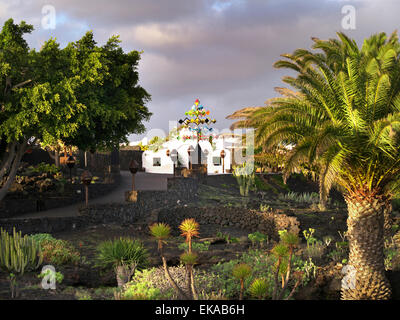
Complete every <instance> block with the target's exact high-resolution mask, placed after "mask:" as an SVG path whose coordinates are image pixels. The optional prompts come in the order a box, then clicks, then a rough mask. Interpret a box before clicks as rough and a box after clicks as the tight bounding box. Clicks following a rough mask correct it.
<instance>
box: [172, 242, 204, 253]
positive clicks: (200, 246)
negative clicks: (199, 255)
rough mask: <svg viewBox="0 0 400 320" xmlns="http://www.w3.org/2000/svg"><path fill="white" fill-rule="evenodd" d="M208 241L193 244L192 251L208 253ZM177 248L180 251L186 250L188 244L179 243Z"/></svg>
mask: <svg viewBox="0 0 400 320" xmlns="http://www.w3.org/2000/svg"><path fill="white" fill-rule="evenodd" d="M210 244H211V243H210V241H204V242H193V243H192V249H193V251H199V252H201V251H208V249H209V247H210ZM178 248H179V249H181V250H188V248H189V244H188V243H187V242H184V243H181V244H180V245H178Z"/></svg>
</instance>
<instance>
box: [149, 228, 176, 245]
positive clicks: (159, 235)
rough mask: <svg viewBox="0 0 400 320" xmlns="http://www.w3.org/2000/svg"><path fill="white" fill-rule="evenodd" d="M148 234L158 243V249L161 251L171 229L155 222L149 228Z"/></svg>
mask: <svg viewBox="0 0 400 320" xmlns="http://www.w3.org/2000/svg"><path fill="white" fill-rule="evenodd" d="M150 234H151V235H152V236H153V237H154V238H155V239H156V240H157V241H158V249H161V248H162V245H163V243H166V242H167V239H168V238H169V237H170V235H171V227H170V226H169V225H168V224H166V223H163V222H158V223H157V222H156V223H154V224H152V225H151V226H150Z"/></svg>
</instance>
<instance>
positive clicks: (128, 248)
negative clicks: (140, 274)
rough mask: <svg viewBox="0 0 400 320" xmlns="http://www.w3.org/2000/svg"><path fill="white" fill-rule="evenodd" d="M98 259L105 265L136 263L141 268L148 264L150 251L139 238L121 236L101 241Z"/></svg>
mask: <svg viewBox="0 0 400 320" xmlns="http://www.w3.org/2000/svg"><path fill="white" fill-rule="evenodd" d="M97 261H98V264H99V265H100V266H103V267H107V266H113V267H117V266H122V265H131V264H135V265H136V269H138V270H141V269H143V268H144V267H146V266H147V264H148V253H147V250H146V249H145V248H144V247H143V244H142V243H141V242H140V241H139V240H134V239H131V238H119V239H115V240H112V241H104V242H102V243H100V245H99V246H98V247H97Z"/></svg>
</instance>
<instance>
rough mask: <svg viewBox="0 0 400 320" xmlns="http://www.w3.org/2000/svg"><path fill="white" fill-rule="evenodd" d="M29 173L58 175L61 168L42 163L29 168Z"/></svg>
mask: <svg viewBox="0 0 400 320" xmlns="http://www.w3.org/2000/svg"><path fill="white" fill-rule="evenodd" d="M27 171H29V172H32V173H50V174H56V173H59V172H60V168H58V167H57V166H55V165H54V164H48V163H45V162H41V163H39V164H38V165H36V166H29V167H28V168H27Z"/></svg>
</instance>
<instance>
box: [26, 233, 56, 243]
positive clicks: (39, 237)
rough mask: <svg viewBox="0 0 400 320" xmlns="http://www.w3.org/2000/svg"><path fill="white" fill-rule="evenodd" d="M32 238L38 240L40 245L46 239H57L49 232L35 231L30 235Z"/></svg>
mask: <svg viewBox="0 0 400 320" xmlns="http://www.w3.org/2000/svg"><path fill="white" fill-rule="evenodd" d="M29 237H30V238H31V239H32V240H34V241H36V242H37V243H38V244H39V245H40V244H41V243H42V242H43V241H45V240H56V239H55V238H53V236H52V235H51V234H49V233H35V234H31V235H30V236H29Z"/></svg>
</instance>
